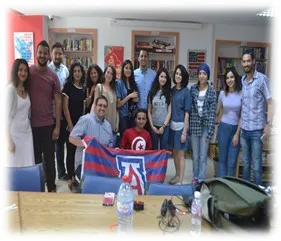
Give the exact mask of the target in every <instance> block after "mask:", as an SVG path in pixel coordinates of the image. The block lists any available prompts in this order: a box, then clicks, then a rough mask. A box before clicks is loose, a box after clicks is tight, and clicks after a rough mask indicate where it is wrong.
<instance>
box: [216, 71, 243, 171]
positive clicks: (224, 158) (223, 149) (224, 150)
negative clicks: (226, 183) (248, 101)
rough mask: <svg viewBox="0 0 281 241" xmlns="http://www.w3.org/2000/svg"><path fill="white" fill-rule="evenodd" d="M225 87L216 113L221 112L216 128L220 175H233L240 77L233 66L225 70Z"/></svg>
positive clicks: (236, 148)
mask: <svg viewBox="0 0 281 241" xmlns="http://www.w3.org/2000/svg"><path fill="white" fill-rule="evenodd" d="M224 82H225V88H224V90H222V91H221V92H220V94H219V99H218V105H217V115H219V114H220V112H222V117H221V120H220V124H219V128H218V144H219V163H220V172H219V175H220V176H234V175H235V168H236V164H237V158H238V154H239V150H240V142H239V139H240V137H239V135H240V124H239V122H240V114H241V106H242V96H241V89H242V86H241V77H240V76H239V74H238V73H237V71H236V69H235V67H231V68H229V69H227V70H226V72H225V76H224Z"/></svg>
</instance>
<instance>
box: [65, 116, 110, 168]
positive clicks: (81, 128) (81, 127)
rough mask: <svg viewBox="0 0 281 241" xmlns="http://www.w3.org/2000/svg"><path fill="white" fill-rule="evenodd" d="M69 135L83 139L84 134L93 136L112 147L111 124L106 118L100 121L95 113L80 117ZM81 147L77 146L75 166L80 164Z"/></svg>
mask: <svg viewBox="0 0 281 241" xmlns="http://www.w3.org/2000/svg"><path fill="white" fill-rule="evenodd" d="M70 136H72V137H74V138H77V139H83V138H84V137H85V136H95V137H96V138H97V140H98V141H99V142H100V143H102V144H103V145H106V146H109V147H113V134H112V128H111V125H110V124H109V122H108V121H107V120H103V121H101V120H100V119H99V118H98V117H97V116H96V114H95V113H90V114H87V115H83V116H81V117H80V119H79V121H78V122H77V124H76V125H75V126H74V128H73V129H72V131H71V133H70ZM83 149H84V148H82V147H77V149H76V153H75V168H77V167H78V166H79V165H80V164H82V152H83Z"/></svg>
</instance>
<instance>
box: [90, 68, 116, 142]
mask: <svg viewBox="0 0 281 241" xmlns="http://www.w3.org/2000/svg"><path fill="white" fill-rule="evenodd" d="M115 83H116V70H115V68H114V67H113V66H112V65H109V66H108V67H106V68H105V70H104V72H103V79H102V82H101V84H98V85H97V86H96V89H95V101H96V98H98V97H99V96H101V95H103V96H105V97H106V99H107V101H108V107H107V111H106V114H105V118H106V120H107V121H108V122H109V124H110V125H111V127H112V131H113V147H115V146H116V139H117V133H118V129H119V115H118V111H117V97H116V94H115ZM94 103H95V102H94ZM93 108H94V104H93V105H92V109H93Z"/></svg>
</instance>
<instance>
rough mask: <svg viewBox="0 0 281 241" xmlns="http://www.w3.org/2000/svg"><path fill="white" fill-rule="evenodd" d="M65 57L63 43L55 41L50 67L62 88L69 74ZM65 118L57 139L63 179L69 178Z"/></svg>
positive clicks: (59, 173)
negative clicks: (65, 151)
mask: <svg viewBox="0 0 281 241" xmlns="http://www.w3.org/2000/svg"><path fill="white" fill-rule="evenodd" d="M62 58H63V47H62V45H61V43H55V44H54V45H53V47H52V61H51V63H49V65H48V66H49V68H51V69H52V70H53V71H54V72H55V73H56V74H57V76H58V78H59V81H60V86H61V89H62V88H63V85H64V83H65V81H66V79H67V78H68V76H69V71H68V69H67V67H66V66H65V65H63V64H62ZM63 119H64V118H62V119H61V123H60V126H61V127H60V135H59V138H58V140H57V141H56V159H57V171H58V178H59V179H62V180H67V174H66V172H65V165H64V144H65V143H66V138H67V136H68V133H67V130H66V127H67V123H66V121H65V120H63Z"/></svg>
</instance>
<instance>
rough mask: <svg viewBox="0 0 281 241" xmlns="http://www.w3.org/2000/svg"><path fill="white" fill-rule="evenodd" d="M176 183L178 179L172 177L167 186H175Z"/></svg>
mask: <svg viewBox="0 0 281 241" xmlns="http://www.w3.org/2000/svg"><path fill="white" fill-rule="evenodd" d="M176 183H178V178H177V176H174V177H173V178H172V179H171V180H170V181H169V184H171V185H174V184H176Z"/></svg>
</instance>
